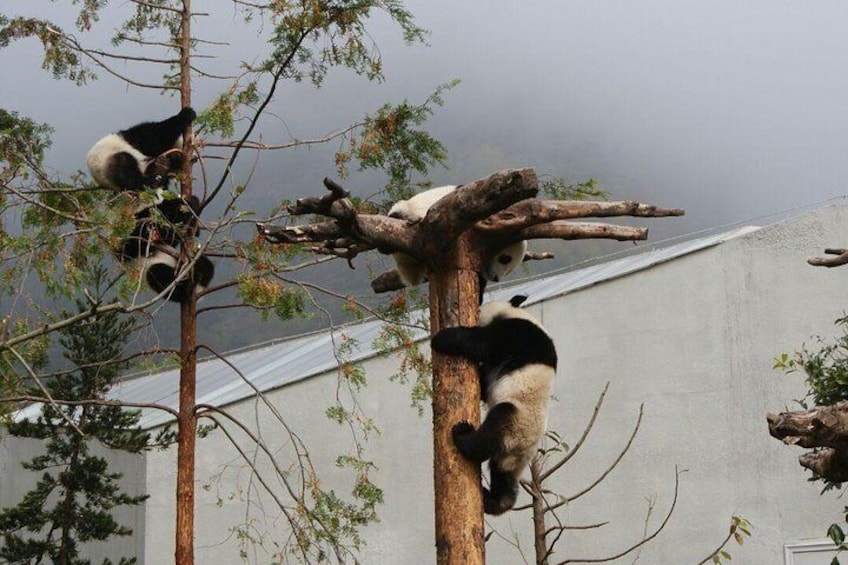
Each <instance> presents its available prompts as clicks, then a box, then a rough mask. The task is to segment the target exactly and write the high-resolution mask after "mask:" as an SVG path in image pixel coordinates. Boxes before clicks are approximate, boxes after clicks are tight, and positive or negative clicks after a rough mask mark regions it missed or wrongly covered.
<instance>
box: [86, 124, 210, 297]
mask: <svg viewBox="0 0 848 565" xmlns="http://www.w3.org/2000/svg"><path fill="white" fill-rule="evenodd" d="M196 117H197V114H196V113H195V112H194V110H193V109H191V108H183V109H182V110H180V111H179V113H177V114H176V115H174V116H171V117H170V118H167V119H165V120H162V121H160V122H143V123H140V124H137V125H134V126H132V127H131V128H128V129H125V130H121V131H119V132H117V133H110V134H108V135H106V136H104V137H102V138H101V139H100V140H99V141H97V143H95V144H94V146H93V147H92V148H91V149H90V150H89V152H88V155H87V157H86V164H87V165H88V170H89V171H90V172H91V176H92V178H93V179H94V180H95V182H97V183H98V184H99V185H100V186H102V187H104V188H108V189H111V190H113V191H115V192H120V193H125V194H128V195H130V196H132V197H133V198H134V199H136V200H139V196H140V194H141V193H142V192H144V191H152V192H153V194H154V200H155V204H153V205H149V204H143V203H139V205H138V206H137V207H136V209H135V212H134V213H135V220H136V224H135V227H134V228H133V230H132V233H131V234H130V236H129V237H128V238H127V239H125V240H124V241H123V242H122V243H121V246H120V248H118V249H115V250H114V251H115V256H116V257H117V258H118V261H120V262H121V264H122V265H124V266H125V267H135V268H140V269H141V271H142V273H143V275H144V278H145V280H146V281H147V284H148V286H150V288H151V289H153V291H154V292H156V293H157V294H159V293H161V292H162V291H164V290H165V289H166V288H168V287H169V286H171V285H172V284H174V281H176V280H177V275H178V273H179V267H180V264H179V252H178V251H177V250H176V246H177V245H178V244H179V243H180V237H179V231H178V229H177V228H178V227H179V226H190V225H191V224H193V222H195V220H196V218H197V213H198V211H199V202H198V200H197V197H195V196H192V197H191V198H189V199H188V200H185V199H183V198H181V197H179V196H175V195H174V194H173V193H171V192H170V190H169V189H168V185H169V183H170V180H171V178H172V177H173V176H175V175H176V174H177V173H178V172H179V171H180V169H181V168H182V165H183V153H182V134H183V131H185V129H186V128H187V127H189V126H190V125H191V123H192V122H193V121H194V119H195V118H196ZM153 209H155V212H154V211H153ZM160 216H161V219H160V218H159V217H160ZM162 219H163V220H164V221H162ZM214 273H215V266H214V265H213V263H212V261H210V260H209V258H208V257H205V256H202V255H201V256H199V257H197V258H196V260H195V263H194V274H193V277H192V279H193V280H189V277H188V275H185V276H184V277H183V278H182V279H180V280H179V281H177V282H176V284H175V285H174V286H173V288H172V290H171V292H170V294H169V295H168V299H169V300H172V301H174V302H183V301H184V300H186V299H187V298H188V297H189V296H190V293H191V291H192V285H193V286H194V292H202V291H203V290H205V289H206V287H207V286H208V285H209V283H210V281H211V280H212V277H213V275H214Z"/></svg>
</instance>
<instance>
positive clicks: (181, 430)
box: [174, 0, 197, 565]
mask: <svg viewBox="0 0 848 565" xmlns="http://www.w3.org/2000/svg"><path fill="white" fill-rule="evenodd" d="M179 43H180V101H181V103H182V107H183V108H185V107H187V106H191V69H190V66H189V65H190V62H191V61H190V55H191V0H183V11H182V25H181V27H180V38H179ZM193 141H194V140H193V139H192V135H191V126H189V127H187V128H186V131H185V132H183V154H184V156H185V159H183V171H182V175H181V176H182V183H181V194H182V197H183V198H184V199H188V198H189V197H191V194H192V176H191V152H192V144H193ZM187 231H191V230H187ZM184 237H185V240H184V241H183V244H182V246H181V248H182V250H183V251H182V253H183V255H185V250H186V249H191V244H192V242H193V241H194V234H193V233H186V234H184ZM188 294H189V296H188V298H187V299H186V300H184V301H183V302H182V303H181V304H180V406H179V416H178V418H177V430H178V436H179V437H178V441H177V489H176V491H177V492H176V496H177V529H176V540H175V550H174V559H175V563H176V565H194V461H195V441H196V430H197V417H196V416H195V413H194V408H195V403H196V388H197V303H196V300H195V296H194V292H189V293H188Z"/></svg>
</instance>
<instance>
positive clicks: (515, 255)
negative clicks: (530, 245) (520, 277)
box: [483, 240, 527, 282]
mask: <svg viewBox="0 0 848 565" xmlns="http://www.w3.org/2000/svg"><path fill="white" fill-rule="evenodd" d="M526 253H527V241H526V240H521V241H517V242H515V243H511V244H510V245H507V246H506V247H504V248H503V249H501V250H500V251H498V252H497V253H495V256H494V257H492V259H491V260H490V261H489V263H488V264H487V265H486V272H485V273H483V276H484V278H485V279H486V280H489V281H492V282H500V281H501V279H503V278H504V277H506V276H507V275H508V274H510V273H511V272H512V271H514V270H515V268H516V267H517V266H518V265H520V264H521V263H522V261H524V255H525V254H526Z"/></svg>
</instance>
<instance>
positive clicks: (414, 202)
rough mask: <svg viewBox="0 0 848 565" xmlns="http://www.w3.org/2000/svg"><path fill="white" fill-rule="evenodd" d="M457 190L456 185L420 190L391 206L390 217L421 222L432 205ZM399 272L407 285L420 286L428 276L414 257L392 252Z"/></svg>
mask: <svg viewBox="0 0 848 565" xmlns="http://www.w3.org/2000/svg"><path fill="white" fill-rule="evenodd" d="M454 190H456V185H452V184H451V185H446V186H439V187H436V188H431V189H430V190H425V191H424V192H419V193H418V194H416V195H415V196H413V197H412V198H409V199H407V200H398V201H397V202H395V203H394V205H392V207H391V208H389V214H388V215H389V217H390V218H397V219H399V220H406V221H407V222H409V223H411V224H414V223H416V222H420V221H421V220H423V219H424V216H426V215H427V211H428V210H429V209H430V207H431V206H432V205H433V204H435V203H436V202H438V201H439V200H441V199H442V198H443V197H444V196H447V195H448V194H450V193H451V192H453V191H454ZM392 258H393V259H394V260H395V265H396V266H397V271H398V274H400V278H401V279H402V280H403V282H404V283H405V284H406V286H418V285H419V284H421V283H422V282H423V281H424V278H425V277H426V276H427V267H426V266H424V265H423V264H422V263H421V262H420V261H418V260H417V259H415V258H414V257H410V256H409V255H407V254H406V253H392Z"/></svg>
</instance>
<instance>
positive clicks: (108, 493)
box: [0, 270, 151, 565]
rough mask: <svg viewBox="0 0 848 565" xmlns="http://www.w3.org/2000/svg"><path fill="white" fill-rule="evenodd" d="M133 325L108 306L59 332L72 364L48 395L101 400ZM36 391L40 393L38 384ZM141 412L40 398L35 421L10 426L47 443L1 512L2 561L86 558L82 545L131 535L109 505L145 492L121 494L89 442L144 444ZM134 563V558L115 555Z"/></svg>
mask: <svg viewBox="0 0 848 565" xmlns="http://www.w3.org/2000/svg"><path fill="white" fill-rule="evenodd" d="M104 278H105V270H102V271H99V272H97V273H96V275H95V279H96V280H97V281H98V282H101V281H103V280H104ZM96 286H97V288H98V289H99V288H100V287H102V286H104V285H103V284H98V285H96ZM106 286H107V289H108V285H106ZM77 307H78V309H79V311H83V310H85V309H90V308H91V304H86V303H84V302H81V301H78V302H77ZM135 327H136V326H135V321H134V320H133V319H131V318H127V317H126V316H125V315H122V314H119V313H117V312H106V313H102V314H98V315H97V316H95V317H92V318H89V319H88V320H86V321H85V323H81V324H74V325H71V326H68V327H67V328H65V329H64V330H62V332H61V336H60V339H59V342H60V344H61V345H62V348H63V352H64V357H65V358H66V359H67V360H68V361H70V362H71V363H72V366H73V367H74V369H73V372H72V373H71V374H69V375H68V374H64V375H61V376H57V377H55V378H53V379H52V380H51V381H49V382H48V383H46V386H47V389H48V390H49V392H50V396H51V397H52V398H53V399H54V400H56V401H62V402H64V401H70V402H76V401H88V400H98V399H103V398H104V396H105V394H106V391H107V390H108V388H109V386H110V385H111V384H112V383H113V382H114V381H115V379H116V377H117V376H118V375H119V374H120V372H121V371H122V370H123V369H125V368H126V361H123V360H122V353H123V349H124V347H125V345H126V343H127V341H128V339H129V338H130V336H131V335H132V333H133V331H134V330H135ZM33 394H39V395H40V390H36V391H33ZM139 418H140V414H139V412H138V411H130V410H126V409H123V408H122V407H120V406H115V405H97V404H76V405H74V404H58V403H57V404H52V403H45V404H44V405H43V408H42V410H41V415H40V416H39V417H38V418H37V420H36V421H34V422H32V421H29V420H24V421H20V422H13V423H11V424H9V427H8V428H9V433H10V434H11V435H13V436H17V437H24V438H34V439H39V440H45V441H46V442H47V443H46V449H45V451H44V453H43V454H41V455H38V456H36V457H34V458H33V459H31V460H30V461H27V462H24V463H22V465H23V467H24V468H25V469H27V470H29V471H32V472H34V473H40V474H41V478H40V479H39V480H38V483H37V485H36V486H35V488H34V489H33V490H31V491H30V492H28V493H26V494H25V495H24V497H23V499H22V500H21V502H20V503H19V504H18V505H17V506H14V507H11V508H5V509H3V510H0V535H2V536H3V546H2V547H0V561H3V562H11V563H43V562H47V561H50V562H52V563H56V564H60V565H83V564H88V563H90V561H88V560H86V559H81V558H80V557H79V555H80V547H79V544H80V543H85V542H90V541H103V540H106V539H107V538H109V537H110V536H126V535H129V534H131V533H132V530H131V529H130V528H127V527H125V526H122V525H120V524H118V523H117V522H116V521H115V519H114V518H113V516H112V510H113V509H114V508H115V507H117V506H123V505H130V506H134V505H138V504H141V503H142V502H143V501H144V500H145V499H146V498H147V496H130V495H127V494H124V493H122V492H121V491H120V488H119V485H118V480H119V479H120V478H121V476H122V475H121V474H120V473H110V472H109V469H108V464H107V461H106V459H105V458H103V457H99V456H97V455H93V454H92V453H91V449H90V448H91V441H92V440H98V441H99V442H100V443H101V444H103V445H105V446H107V447H109V448H111V449H117V450H120V451H126V452H129V453H139V452H140V451H142V450H144V449H146V448H148V447H149V446H150V445H151V441H150V436H149V434H148V433H146V432H144V431H142V430H141V429H140V428H139V427H138V421H139ZM71 423H72V424H73V425H71ZM135 562H136V558H135V557H132V558H126V557H120V560H119V561H118V563H120V564H122V565H129V564H131V563H135ZM104 563H111V561H108V560H107V561H106V562H104Z"/></svg>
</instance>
